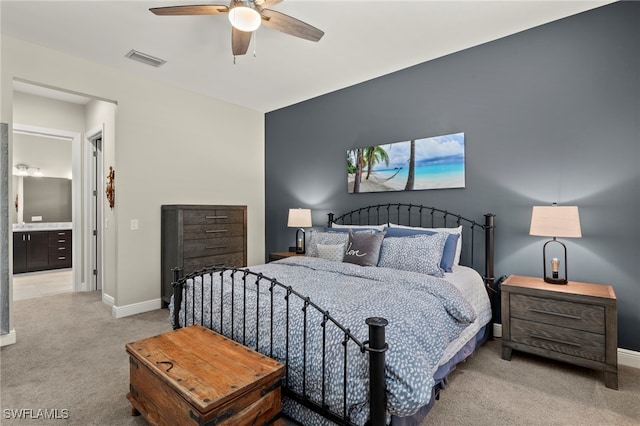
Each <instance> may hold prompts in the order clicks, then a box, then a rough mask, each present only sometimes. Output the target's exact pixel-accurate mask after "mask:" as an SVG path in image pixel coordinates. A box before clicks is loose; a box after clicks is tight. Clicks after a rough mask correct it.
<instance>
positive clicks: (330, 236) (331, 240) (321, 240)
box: [307, 229, 349, 257]
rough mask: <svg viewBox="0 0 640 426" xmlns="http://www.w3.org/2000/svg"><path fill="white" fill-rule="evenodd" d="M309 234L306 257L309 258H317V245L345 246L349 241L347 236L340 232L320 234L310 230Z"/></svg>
mask: <svg viewBox="0 0 640 426" xmlns="http://www.w3.org/2000/svg"><path fill="white" fill-rule="evenodd" d="M310 234H311V236H310V237H309V245H308V246H307V256H311V257H318V244H324V245H335V244H343V245H346V244H347V241H348V240H349V235H348V234H346V233H342V232H320V231H316V230H313V229H312V230H311V232H310Z"/></svg>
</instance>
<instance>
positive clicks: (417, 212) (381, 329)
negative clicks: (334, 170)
mask: <svg viewBox="0 0 640 426" xmlns="http://www.w3.org/2000/svg"><path fill="white" fill-rule="evenodd" d="M328 216H329V222H328V226H332V225H333V224H334V223H340V224H345V225H380V224H389V223H397V224H400V225H408V226H419V227H427V226H428V227H453V226H455V227H457V226H461V225H462V226H463V246H464V247H466V249H464V248H463V251H462V256H461V262H460V263H461V264H463V265H466V266H469V267H472V268H474V265H477V264H478V263H479V262H480V261H479V260H478V259H477V257H476V256H475V254H476V251H477V250H476V247H475V246H476V242H477V241H476V236H475V234H476V233H480V234H481V235H482V236H484V256H483V258H482V260H481V262H482V263H483V266H484V270H483V272H484V273H483V274H482V275H483V279H484V283H485V286H486V288H487V291H488V292H490V291H491V290H492V289H493V283H494V254H493V252H494V219H495V216H494V215H493V214H486V215H485V216H484V218H485V221H484V224H480V223H478V222H476V221H474V220H471V219H467V218H464V217H462V216H460V215H458V214H454V213H450V212H448V211H447V210H441V209H437V208H434V207H426V206H422V205H414V204H402V203H394V204H379V205H373V206H367V207H362V208H359V209H356V210H352V211H350V212H347V213H345V214H343V215H341V216H338V217H335V215H334V214H333V213H329V215H328ZM474 269H476V270H478V269H479V268H474ZM227 271H230V274H231V284H230V285H231V286H232V288H231V292H232V294H235V286H242V287H241V291H242V293H243V294H244V297H242V298H241V299H242V300H236V299H235V298H234V297H233V296H232V298H231V306H227V307H225V306H224V304H223V303H221V304H220V306H219V311H220V318H219V323H218V322H217V321H216V323H215V324H214V320H213V313H211V314H210V315H209V324H201V325H203V326H205V327H209V328H211V329H212V330H214V331H217V332H219V333H221V334H225V335H227V337H229V338H231V339H232V340H235V341H237V342H238V343H242V344H243V345H245V346H247V340H246V330H247V325H248V324H247V321H246V315H244V313H246V308H247V300H246V289H247V288H248V287H249V286H254V288H257V289H260V288H262V287H261V286H266V287H268V290H269V296H268V297H269V298H270V300H269V306H270V307H271V309H270V312H267V313H266V315H268V316H269V321H270V322H269V325H268V327H269V335H270V341H269V342H267V344H266V346H265V344H264V343H263V344H262V349H261V348H260V346H261V344H260V341H259V333H257V332H256V336H255V344H252V345H251V346H249V347H251V348H252V349H254V350H256V351H259V352H262V353H263V354H264V355H267V356H270V357H273V347H274V345H273V334H274V327H275V326H274V323H273V306H274V293H275V291H274V289H275V288H278V289H281V290H283V291H284V292H285V294H286V295H285V296H284V299H285V306H286V323H285V324H284V327H285V340H286V341H285V347H286V350H285V357H284V358H285V359H284V364H285V365H286V366H287V369H286V371H285V375H284V378H283V382H282V390H283V395H285V396H287V397H289V398H290V399H292V400H293V401H295V402H297V403H299V404H301V405H303V406H304V407H307V408H309V409H311V410H313V411H314V412H316V413H318V414H320V415H321V416H323V417H325V418H326V419H328V420H330V421H332V422H334V423H336V424H339V425H354V423H353V422H352V420H351V418H350V413H349V412H348V401H347V390H348V383H347V380H346V378H347V370H348V361H349V358H348V352H349V350H348V349H349V348H352V347H353V345H355V347H356V348H357V349H358V350H359V352H360V353H361V354H362V356H368V357H369V422H368V423H367V424H370V425H372V426H378V425H384V424H385V413H386V396H385V352H386V350H387V349H388V345H387V343H386V342H385V326H386V325H387V324H388V322H387V320H386V319H385V318H380V317H370V318H367V319H366V320H365V322H366V324H367V325H368V328H369V336H368V340H365V341H360V340H359V339H358V338H357V337H356V336H354V335H353V334H352V333H351V332H350V330H349V329H348V328H346V327H345V326H343V325H342V324H340V323H339V322H337V321H336V320H335V319H334V318H333V317H332V316H331V314H330V313H329V312H328V311H327V310H325V309H324V308H322V307H321V306H318V305H317V304H316V303H314V302H313V301H312V300H310V298H309V297H307V296H305V295H303V294H300V293H298V292H297V291H296V290H294V289H293V288H291V287H290V286H287V285H286V284H283V283H281V282H279V281H278V280H276V279H274V278H270V277H266V276H264V275H263V274H261V273H256V272H253V271H251V270H250V269H248V268H233V267H226V266H219V265H213V266H207V267H205V268H204V269H202V270H199V271H196V272H193V273H191V274H189V275H186V276H183V271H182V270H181V269H179V268H175V269H174V282H173V287H174V318H173V320H174V328H180V327H181V325H180V314H181V312H180V307H181V304H182V301H183V293H184V290H185V286H186V285H187V281H188V280H190V279H193V278H196V277H203V279H202V280H200V282H201V285H203V284H202V283H204V281H205V280H204V276H205V275H209V276H210V278H211V286H210V287H211V288H210V291H211V298H210V300H211V301H213V299H214V297H213V296H214V287H215V286H216V285H217V284H215V283H216V282H217V283H219V288H218V289H217V290H216V292H219V293H218V294H220V295H222V293H223V291H224V287H225V285H227V286H228V285H229V284H224V279H223V275H224V273H225V272H227ZM218 276H219V277H220V278H219V279H215V280H214V278H216V277H218ZM195 281H196V280H193V281H192V282H193V283H194V284H195ZM266 287H265V288H266ZM200 290H201V293H200V294H202V291H204V290H203V288H201V289H200ZM195 294H196V291H195V290H194V291H192V292H191V297H192V300H191V312H189V308H188V305H189V304H188V303H185V307H186V308H185V309H186V311H185V312H184V313H183V315H184V322H185V324H184V326H188V325H192V324H195V323H196V316H197V315H196V314H197V312H196V308H195V303H194V302H195V301H194V300H193V298H195ZM257 294H258V297H257V299H256V306H255V308H256V310H258V309H259V304H260V293H259V292H258V293H257ZM489 295H490V297H491V294H489ZM203 296H204V295H203ZM203 299H204V297H203ZM292 299H294V300H297V301H298V302H300V303H302V306H303V307H302V309H300V310H299V311H300V312H297V311H295V310H293V309H290V306H291V303H290V302H291V300H292ZM220 300H221V301H222V300H223V298H222V297H220ZM236 304H239V305H236ZM237 306H240V307H241V309H242V312H243V315H242V324H241V327H242V333H236V332H234V329H235V328H236V327H235V326H234V324H235V323H234V321H236V318H234V312H235V311H236V309H237V308H236V307H237ZM200 309H201V312H200V319H201V320H202V319H204V310H203V307H202V306H201V307H200ZM225 309H227V310H229V314H227V315H230V317H231V331H230V332H229V331H227V332H226V333H225V332H224V330H223V316H224V313H225ZM309 310H313V311H316V312H317V313H319V314H320V315H321V316H322V321H321V322H320V324H317V323H311V322H310V321H309V319H308V317H309V316H310V315H309V313H308V311H309ZM211 312H213V310H212V311H211ZM259 314H260V312H256V319H255V321H256V323H255V324H252V326H255V330H259V329H260V315H259ZM294 315H301V317H302V321H303V330H304V331H303V333H304V339H303V346H304V347H303V348H302V354H303V356H302V358H303V359H302V383H301V385H300V384H298V385H295V384H294V383H293V382H292V381H291V380H289V378H290V372H289V362H288V361H289V351H290V347H289V343H290V342H289V324H290V318H291V317H292V316H294ZM201 322H203V321H201ZM218 326H219V327H218ZM313 326H315V327H317V326H319V327H321V328H322V329H321V333H322V356H321V359H322V368H321V372H322V373H321V375H322V377H321V378H319V380H320V383H322V390H321V397H320V398H319V399H318V400H315V399H314V398H312V397H310V395H309V394H308V388H307V383H308V381H309V380H308V377H307V333H308V329H309V327H313ZM328 333H339V334H340V335H341V342H342V346H343V350H342V354H343V355H342V356H343V372H342V373H343V383H342V394H341V400H342V410H341V412H334V411H332V410H331V409H330V408H329V407H328V405H327V403H326V397H327V395H326V388H325V385H326V375H325V372H326V371H327V368H330V366H327V365H326V359H325V355H326V341H327V334H328ZM350 345H351V346H350ZM265 348H266V349H265ZM365 354H366V355H365ZM438 392H439V389H437V390H436V395H435V396H436V399H437V397H438Z"/></svg>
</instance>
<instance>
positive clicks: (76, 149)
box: [13, 123, 85, 291]
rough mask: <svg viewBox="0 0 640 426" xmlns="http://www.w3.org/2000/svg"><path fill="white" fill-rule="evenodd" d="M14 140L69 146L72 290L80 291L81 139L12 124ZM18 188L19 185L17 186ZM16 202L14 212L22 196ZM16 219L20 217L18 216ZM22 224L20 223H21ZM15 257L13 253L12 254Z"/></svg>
mask: <svg viewBox="0 0 640 426" xmlns="http://www.w3.org/2000/svg"><path fill="white" fill-rule="evenodd" d="M13 134H14V139H15V135H25V136H30V137H37V138H44V140H51V141H63V142H64V143H70V144H71V159H70V160H71V175H70V176H67V178H70V179H71V222H72V225H71V231H72V244H71V257H72V266H71V267H72V270H73V274H72V277H73V290H74V291H81V290H83V289H85V288H84V285H83V283H82V278H81V274H80V272H81V270H82V266H81V259H82V258H83V256H82V229H81V227H80V223H82V210H81V203H80V200H81V198H82V185H81V179H80V176H81V169H82V168H81V151H82V147H81V137H80V133H76V132H69V131H65V130H57V129H49V128H44V127H38V126H31V125H25V124H20V123H14V125H13ZM13 151H14V159H13V160H14V161H15V160H16V158H15V156H16V149H15V146H14V150H13ZM18 188H20V185H18ZM17 199H18V202H17V203H16V204H17V208H16V210H18V211H19V207H20V201H21V200H24V194H20V193H17ZM18 217H20V215H19V214H18ZM21 222H22V221H21ZM14 256H15V253H14Z"/></svg>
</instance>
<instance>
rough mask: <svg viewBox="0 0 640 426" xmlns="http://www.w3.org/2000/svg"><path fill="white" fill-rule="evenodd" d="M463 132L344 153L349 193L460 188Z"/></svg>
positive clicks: (461, 183)
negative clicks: (345, 155)
mask: <svg viewBox="0 0 640 426" xmlns="http://www.w3.org/2000/svg"><path fill="white" fill-rule="evenodd" d="M464 176H465V171H464V133H453V134H450V135H443V136H434V137H430V138H423V139H413V140H409V141H403V142H395V143H389V144H385V145H377V146H370V147H366V148H357V149H350V150H348V151H347V186H348V190H349V193H352V194H355V193H363V192H386V191H414V190H423V189H442V188H464V185H465V182H464Z"/></svg>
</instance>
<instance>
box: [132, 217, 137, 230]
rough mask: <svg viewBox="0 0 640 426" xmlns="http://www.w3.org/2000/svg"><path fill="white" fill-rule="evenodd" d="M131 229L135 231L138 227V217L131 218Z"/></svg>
mask: <svg viewBox="0 0 640 426" xmlns="http://www.w3.org/2000/svg"><path fill="white" fill-rule="evenodd" d="M131 229H132V230H134V231H135V230H137V229H138V219H131Z"/></svg>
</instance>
